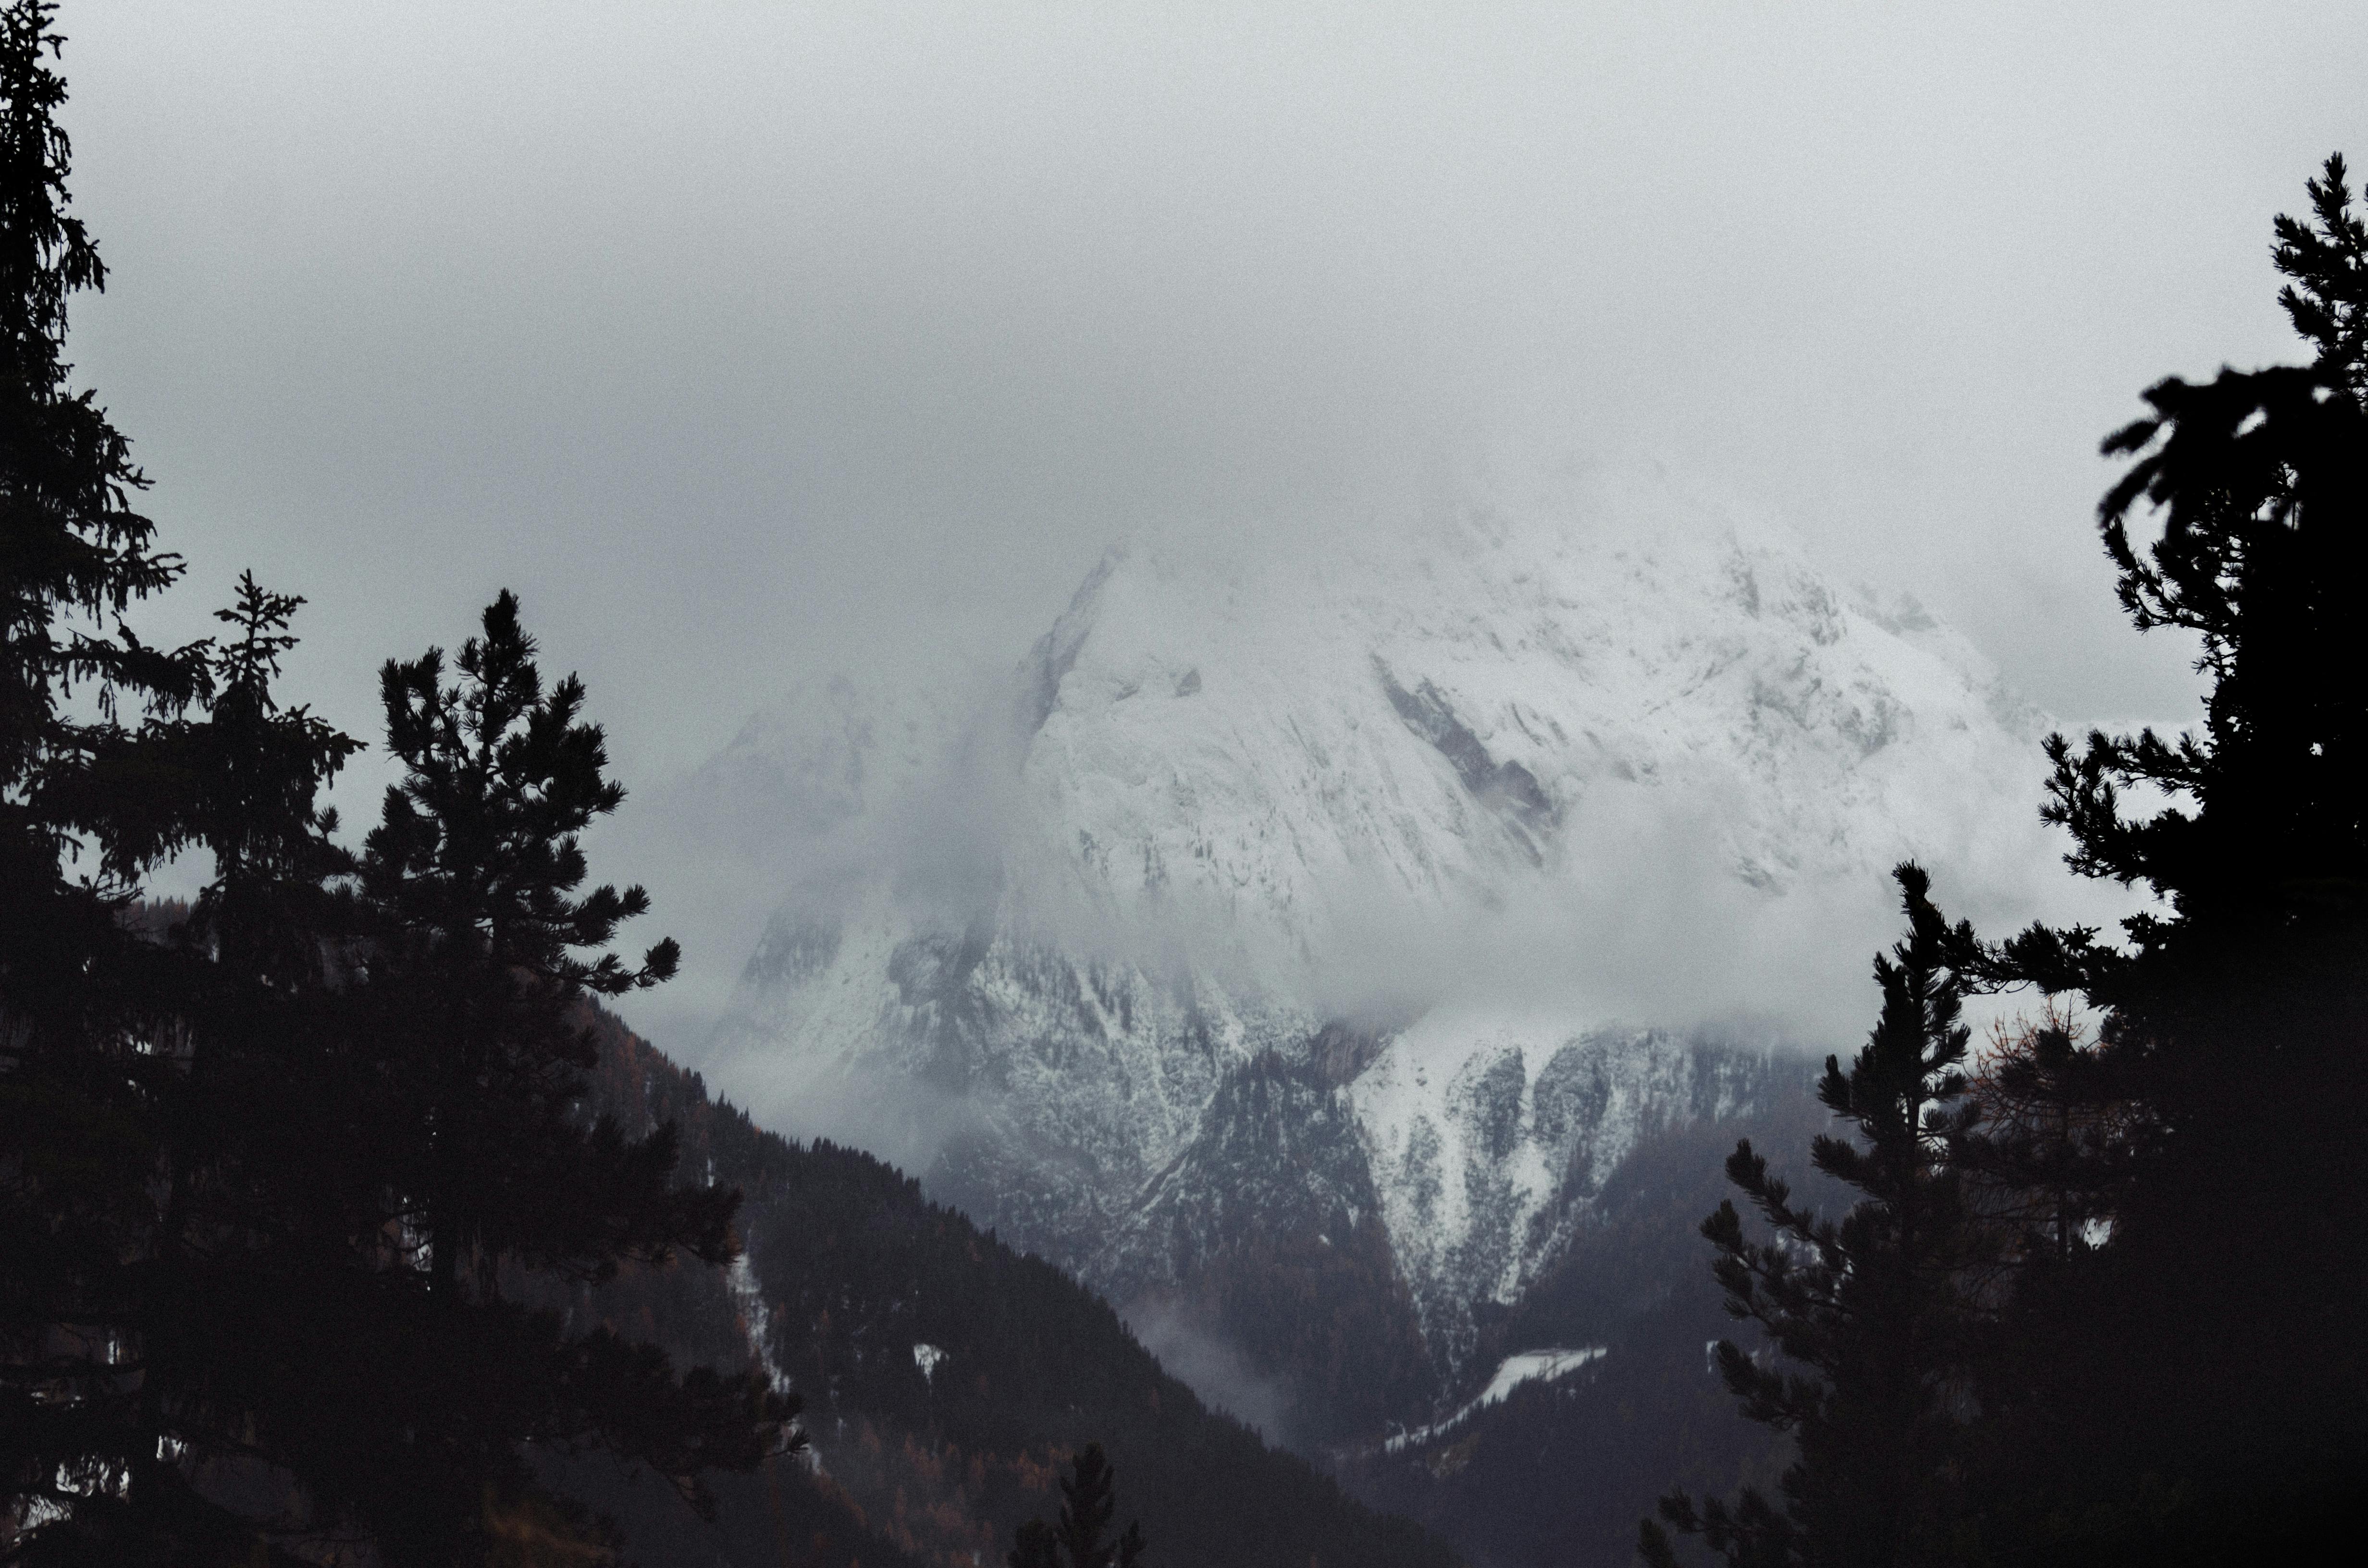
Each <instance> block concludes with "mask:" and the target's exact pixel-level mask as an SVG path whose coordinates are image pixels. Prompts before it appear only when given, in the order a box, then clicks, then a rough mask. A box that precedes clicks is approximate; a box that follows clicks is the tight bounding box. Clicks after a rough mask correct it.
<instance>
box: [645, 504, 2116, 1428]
mask: <svg viewBox="0 0 2368 1568" xmlns="http://www.w3.org/2000/svg"><path fill="white" fill-rule="evenodd" d="M1213 538H1223V539H1226V540H1232V541H1234V542H1233V543H1231V544H1229V545H1223V546H1219V545H1213V544H1212V546H1211V547H1210V548H1207V549H1203V550H1198V551H1191V550H1181V549H1178V548H1176V547H1174V546H1172V545H1165V546H1159V547H1151V546H1134V547H1128V546H1123V545H1121V547H1118V548H1115V549H1113V550H1112V551H1110V553H1109V554H1108V555H1107V556H1106V557H1105V558H1104V560H1103V561H1102V562H1100V564H1099V566H1097V567H1096V568H1095V569H1094V570H1093V572H1092V573H1091V574H1089V575H1088V576H1087V578H1086V579H1085V581H1084V582H1083V583H1082V584H1081V585H1079V587H1078V588H1077V590H1076V594H1075V596H1074V597H1073V599H1072V601H1071V603H1070V604H1069V606H1068V608H1067V609H1066V610H1065V611H1064V613H1063V614H1062V615H1061V616H1060V617H1059V618H1058V619H1056V620H1054V621H1053V624H1052V625H1051V626H1050V627H1049V628H1047V629H1046V631H1044V632H1043V634H1042V636H1041V637H1040V638H1039V639H1038V640H1037V642H1035V644H1034V645H1033V647H1031V648H1030V649H1028V650H1026V651H1025V652H1024V653H1019V652H1018V651H1015V657H1014V661H1013V664H1012V665H1010V666H1009V667H1008V669H1007V670H1004V671H990V672H987V673H986V674H985V675H980V674H977V673H975V672H973V673H969V674H966V675H965V676H962V678H960V679H951V680H946V681H940V682H919V681H905V682H888V681H883V680H880V679H878V678H875V677H872V676H867V674H866V673H865V672H862V671H847V672H837V673H832V674H827V675H820V674H818V675H816V676H812V677H809V678H807V679H804V680H803V681H802V682H800V683H799V684H798V685H796V686H795V687H793V688H792V689H791V691H790V693H789V694H788V695H787V696H786V697H785V698H783V699H780V700H779V701H777V702H776V703H774V704H772V705H770V706H768V707H767V708H766V709H765V710H762V711H760V712H759V713H757V715H756V716H754V717H753V718H752V719H751V720H750V721H749V722H748V723H747V725H746V727H745V728H744V729H743V731H742V733H741V734H740V735H739V737H738V738H737V739H736V740H735V741H734V743H733V744H732V745H731V746H729V747H728V748H726V749H725V750H724V751H723V753H721V754H719V755H718V756H716V757H714V758H713V759H712V760H711V761H710V762H709V763H708V764H707V765H705V766H704V767H701V768H700V770H699V771H698V772H697V773H695V774H694V775H692V776H691V777H690V778H689V779H687V780H686V781H684V782H683V783H681V784H679V785H677V787H676V788H675V789H674V790H672V791H671V793H670V794H669V795H668V796H667V797H666V799H665V800H664V801H662V803H661V805H660V807H659V809H657V810H655V811H653V812H648V813H647V816H648V818H649V819H652V820H658V821H665V822H668V823H671V824H676V831H677V832H679V833H681V834H682V835H684V837H685V838H686V840H687V841H688V842H687V843H686V844H685V845H684V846H682V847H681V848H680V849H679V850H678V851H677V856H678V858H679V859H680V860H681V861H682V863H684V864H687V865H693V866H698V867H700V868H703V874H704V875H706V876H708V877H711V878H712V880H713V881H714V884H715V885H716V887H717V888H718V890H719V892H718V893H717V895H716V897H715V898H714V899H713V901H712V903H711V905H710V909H709V912H708V917H709V918H710V919H711V920H712V922H713V923H714V924H716V925H718V926H723V925H725V924H726V923H727V921H728V922H732V923H745V924H740V925H739V933H740V935H739V940H740V941H742V942H746V941H747V940H748V938H749V936H750V934H752V933H757V932H759V931H760V932H761V934H759V935H756V936H755V940H754V945H753V950H750V949H742V950H749V953H750V956H749V957H748V960H747V962H746V965H745V968H744V969H743V971H742V972H741V973H740V975H739V977H738V980H737V983H736V985H735V986H734V990H733V992H732V994H731V997H730V1000H729V1002H728V1005H727V1006H724V1007H723V1017H722V1018H721V1021H720V1022H719V1023H717V1024H716V1025H715V1026H714V1028H713V1030H712V1035H711V1036H710V1037H709V1039H708V1042H707V1045H706V1047H705V1049H704V1050H703V1051H690V1052H689V1053H688V1054H689V1056H690V1058H691V1059H692V1060H694V1061H696V1062H698V1063H699V1064H700V1067H701V1068H702V1070H703V1071H705V1072H706V1073H707V1074H709V1076H710V1077H711V1078H712V1080H713V1081H714V1082H716V1084H717V1085H718V1086H719V1088H721V1089H722V1090H723V1092H724V1093H726V1094H728V1095H729V1096H731V1097H732V1098H733V1100H734V1102H735V1103H738V1104H741V1105H744V1106H746V1108H748V1109H749V1110H750V1111H751V1113H752V1114H753V1115H755V1116H756V1118H757V1120H758V1121H759V1122H760V1123H761V1124H763V1125H766V1126H768V1127H774V1128H778V1129H781V1130H784V1131H791V1132H796V1133H802V1134H807V1135H814V1134H823V1135H828V1136H831V1137H834V1138H839V1139H844V1140H848V1141H850V1142H857V1143H860V1144H862V1145H864V1146H866V1147H870V1148H872V1149H874V1150H876V1151H878V1152H880V1153H882V1154H883V1155H885V1156H887V1157H889V1158H892V1159H894V1160H896V1161H898V1162H899V1163H901V1164H903V1165H905V1166H907V1168H910V1169H913V1170H915V1171H916V1172H917V1173H920V1174H922V1175H923V1176H924V1179H925V1181H926V1183H927V1184H928V1187H929V1188H930V1190H931V1192H932V1193H933V1195H934V1196H936V1197H938V1198H939V1199H941V1200H944V1201H947V1202H951V1203H953V1204H955V1205H957V1206H958V1207H960V1208H962V1209H963V1210H965V1211H967V1212H969V1213H971V1214H973V1216H974V1217H975V1218H977V1219H978V1220H979V1221H980V1222H981V1223H982V1224H990V1225H994V1226H996V1227H997V1229H998V1231H999V1233H1001V1234H1003V1235H1004V1236H1006V1237H1007V1238H1008V1239H1010V1240H1012V1241H1014V1242H1015V1243H1017V1244H1020V1245H1023V1246H1026V1247H1028V1248H1030V1249H1032V1250H1035V1251H1038V1252H1040V1253H1042V1255H1043V1256H1047V1257H1049V1258H1051V1259H1053V1260H1054V1261H1056V1262H1058V1263H1060V1264H1062V1265H1063V1266H1064V1267H1068V1268H1070V1269H1071V1270H1073V1271H1075V1272H1076V1273H1077V1274H1079V1275H1080V1277H1082V1278H1085V1279H1086V1280H1087V1282H1089V1283H1091V1284H1093V1285H1095V1286H1096V1287H1097V1288H1099V1289H1101V1290H1105V1291H1106V1292H1108V1293H1110V1295H1111V1296H1112V1298H1113V1299H1114V1300H1115V1301H1119V1302H1120V1304H1121V1307H1122V1308H1124V1309H1126V1310H1128V1311H1129V1312H1131V1313H1132V1314H1133V1316H1134V1317H1135V1318H1136V1319H1137V1320H1139V1321H1140V1322H1142V1323H1143V1324H1144V1325H1145V1329H1144V1332H1145V1335H1146V1337H1147V1338H1148V1339H1149V1340H1150V1341H1151V1342H1152V1343H1153V1344H1154V1345H1155V1346H1156V1347H1160V1348H1163V1349H1165V1350H1166V1351H1167V1353H1168V1354H1170V1356H1171V1357H1172V1358H1174V1359H1175V1360H1176V1361H1177V1363H1178V1365H1179V1366H1183V1365H1190V1366H1194V1367H1198V1368H1200V1369H1201V1381H1202V1385H1203V1387H1204V1392H1211V1393H1212V1397H1218V1398H1220V1399H1223V1400H1226V1401H1228V1402H1229V1403H1230V1404H1231V1405H1232V1407H1234V1408H1236V1409H1237V1410H1247V1411H1251V1412H1253V1413H1255V1412H1259V1411H1266V1412H1269V1413H1271V1414H1270V1415H1269V1423H1268V1424H1269V1429H1270V1430H1273V1429H1278V1428H1279V1429H1280V1430H1281V1432H1282V1433H1283V1435H1285V1436H1288V1437H1292V1438H1294V1439H1295V1440H1298V1441H1300V1442H1302V1443H1303V1444H1313V1445H1323V1444H1336V1445H1337V1444H1338V1443H1343V1442H1347V1443H1352V1444H1353V1443H1355V1442H1358V1441H1362V1440H1365V1439H1367V1438H1370V1437H1372V1436H1373V1435H1375V1434H1378V1433H1380V1432H1382V1431H1383V1430H1385V1429H1401V1428H1406V1427H1409V1426H1414V1425H1417V1424H1419V1423H1420V1422H1423V1421H1426V1420H1429V1418H1430V1417H1431V1416H1433V1415H1438V1414H1440V1412H1443V1411H1446V1410H1449V1409H1451V1408H1452V1407H1453V1406H1454V1405H1455V1404H1456V1403H1457V1402H1458V1401H1459V1400H1462V1399H1465V1398H1468V1397H1469V1396H1470V1394H1471V1393H1472V1392H1473V1390H1474V1388H1475V1387H1476V1386H1477V1384H1478V1383H1479V1382H1485V1381H1486V1379H1487V1378H1488V1376H1489V1375H1490V1374H1491V1372H1492V1371H1493V1370H1494V1367H1493V1363H1490V1364H1482V1363H1483V1362H1485V1361H1487V1359H1488V1358H1489V1357H1491V1356H1494V1355H1496V1354H1497V1352H1498V1351H1499V1350H1521V1349H1525V1348H1528V1347H1524V1346H1495V1345H1494V1342H1493V1341H1492V1340H1490V1338H1489V1335H1488V1324H1489V1323H1491V1322H1492V1321H1494V1315H1495V1314H1501V1313H1502V1312H1505V1311H1508V1310H1511V1309H1513V1308H1515V1307H1517V1306H1518V1305H1519V1304H1520V1302H1521V1301H1523V1300H1524V1299H1525V1297H1526V1295H1527V1293H1528V1292H1529V1291H1530V1290H1531V1287H1532V1286H1533V1285H1534V1284H1535V1283H1536V1282H1537V1281H1539V1280H1540V1279H1542V1278H1545V1277H1546V1276H1547V1275H1548V1274H1549V1273H1551V1272H1552V1271H1553V1270H1554V1268H1555V1267H1556V1266H1557V1264H1559V1263H1561V1262H1562V1261H1563V1260H1564V1259H1565V1258H1566V1257H1567V1256H1568V1255H1569V1254H1570V1251H1571V1248H1572V1246H1573V1245H1574V1243H1575V1240H1576V1239H1577V1238H1578V1237H1579V1236H1580V1235H1581V1234H1582V1233H1585V1232H1586V1231H1587V1230H1588V1227H1589V1226H1590V1225H1591V1224H1594V1223H1596V1222H1597V1221H1598V1220H1599V1219H1600V1213H1599V1210H1600V1205H1599V1201H1598V1200H1599V1198H1600V1195H1601V1194H1602V1193H1603V1192H1604V1191H1605V1190H1607V1188H1608V1187H1610V1186H1611V1185H1612V1184H1613V1183H1614V1178H1615V1177H1616V1176H1617V1175H1618V1173H1619V1172H1620V1171H1621V1169H1622V1165H1623V1163H1624V1162H1626V1161H1627V1160H1628V1159H1629V1158H1630V1157H1631V1156H1632V1155H1634V1153H1636V1151H1638V1150H1639V1149H1641V1148H1645V1147H1646V1146H1648V1145H1650V1144H1651V1143H1652V1142H1654V1140H1656V1139H1658V1138H1663V1137H1666V1136H1668V1135H1673V1134H1675V1133H1678V1132H1679V1131H1683V1130H1686V1129H1689V1128H1714V1127H1719V1126H1728V1125H1732V1126H1735V1127H1745V1126H1748V1124H1750V1123H1751V1122H1752V1120H1753V1119H1755V1118H1766V1117H1769V1116H1774V1115H1782V1114H1790V1113H1791V1110H1792V1108H1793V1107H1795V1106H1797V1104H1799V1103H1800V1101H1801V1098H1802V1096H1803V1095H1804V1085H1805V1074H1806V1064H1805V1058H1806V1057H1807V1056H1811V1055H1822V1054H1823V1053H1824V1052H1825V1051H1827V1050H1830V1049H1835V1048H1838V1047H1844V1046H1847V1045H1848V1044H1849V1043H1850V1041H1851V1040H1852V1039H1853V1038H1854V1036H1855V1035H1856V1034H1857V1033H1858V1031H1859V1030H1860V1029H1861V1028H1862V1027H1863V1019H1864V1017H1866V1015H1867V1003H1868V996H1869V993H1870V991H1871V987H1870V986H1869V985H1868V983H1867V982H1866V979H1865V972H1866V971H1865V966H1866V963H1867V959H1868V955H1869V954H1870V953H1872V952H1873V950H1875V949H1877V948H1878V947H1879V946H1880V945H1882V943H1883V942H1884V940H1885V939H1886V938H1887V936H1888V928H1889V925H1890V922H1891V918H1892V910H1891V901H1890V896H1889V889H1888V884H1887V878H1886V873H1887V872H1888V870H1889V869H1890V867H1891V866H1892V865H1893V864H1895V863H1896V861H1898V860H1900V859H1902V858H1911V857H1912V858H1918V859H1920V860H1921V861H1923V862H1924V863H1925V864H1927V865H1928V866H1930V867H1931V868H1932V869H1934V871H1935V872H1936V874H1937V876H1938V877H1939V879H1940V882H1941V887H1942V888H1943V889H1945V890H1946V892H1947V894H1948V897H1949V899H1950V903H1951V907H1952V909H1955V910H1961V911H1963V912H1964V913H1965V914H1967V915H1971V916H1973V917H1974V918H1975V919H1976V921H1977V922H1979V923H1981V924H1982V925H1984V926H1987V927H1992V928H1995V927H1998V926H2012V925H2014V924H2017V923H2019V922H2020V921H2021V920H2023V919H2026V918H2028V917H2029V916H2030V915H2032V914H2034V913H2037V912H2038V910H2039V907H2040V903H2041V899H2042V896H2043V890H2044V893H2045V896H2047V897H2048V898H2050V899H2053V900H2054V901H2055V907H2054V910H2053V912H2054V913H2055V914H2056V915H2058V916H2059V917H2061V915H2063V914H2064V913H2066V911H2065V910H2064V907H2063V902H2064V898H2065V890H2064V887H2063V883H2064V879H2063V878H2062V877H2061V875H2060V870H2059V868H2058V866H2057V857H2058V855H2059V854H2060V846H2058V845H2057V844H2056V843H2055V841H2054V840H2053V838H2052V837H2051V835H2050V833H2049V831H2048V830H2046V829H2045V828H2044V827H2043V825H2042V824H2040V823H2039V821H2038V817H2037V805H2038V801H2039V787H2038V785H2039V780H2038V777H2037V775H2038V771H2039V770H2038V767H2037V766H2036V756H2037V743H2038V741H2039V739H2040V737H2041V736H2042V735H2044V733H2045V732H2046V730H2047V729H2048V728H2049V727H2050V726H2049V721H2048V720H2047V718H2046V716H2045V715H2044V714H2042V713H2040V712H2039V711H2037V710H2035V709H2033V708H2032V706H2031V705H2029V704H2028V703H2026V702H2023V701H2021V699H2018V698H2017V697H2016V695H2015V694H2014V693H2013V692H2012V691H2010V690H2009V688H2008V687H2006V686H2005V684H2004V683H2003V682H2002V681H2001V680H2000V679H1999V678H1998V675H1997V673H1996V671H1995V670H1994V669H1993V668H1992V667H1991V666H1990V665H1988V663H1987V661H1986V660H1985V659H1983V658H1982V656H1981V655H1980V654H1978V653H1976V652H1975V650H1974V649H1973V648H1972V647H1971V646H1970V644H1968V643H1967V642H1965V641H1964V639H1963V638H1961V637H1960V636H1958V635H1957V634H1956V633H1955V632H1954V631H1952V630H1951V629H1949V628H1948V627H1946V626H1944V625H1942V624H1941V623H1940V622H1939V621H1938V620H1936V619H1935V618H1933V617H1932V616H1931V615H1930V614H1929V613H1927V612H1926V611H1924V610H1923V609H1922V608H1920V607H1919V606H1918V605H1917V604H1916V603H1915V602H1914V601H1913V600H1912V599H1908V598H1907V597H1902V596H1897V595H1889V596H1886V595H1885V594H1884V593H1882V592H1880V591H1879V590H1877V589H1875V588H1873V587H1869V586H1864V585H1853V584H1847V583H1843V582H1838V581H1835V580H1833V579H1832V578H1831V577H1829V576H1828V575H1827V574H1824V573H1821V572H1820V571H1819V570H1817V569H1816V566H1815V565H1814V564H1813V563H1812V562H1811V561H1810V558H1809V555H1808V552H1807V551H1805V550H1804V547H1803V546H1802V545H1801V543H1800V541H1799V540H1798V539H1797V538H1796V537H1795V536H1794V535H1793V533H1792V532H1791V530H1790V529H1789V528H1787V527H1785V526H1784V524H1783V523H1782V522H1781V521H1780V520H1778V519H1775V518H1773V517H1769V516H1767V515H1765V514H1764V513H1761V512H1759V511H1758V510H1755V509H1754V508H1752V507H1750V506H1746V505H1742V504H1739V503H1737V502H1735V501H1733V500H1732V499H1730V498H1726V497H1724V496H1721V495H1718V494H1714V493H1712V492H1710V491H1708V490H1705V489H1703V488H1701V487H1698V486H1695V485H1692V484H1690V483H1687V482H1686V481H1685V480H1684V479H1682V478H1681V477H1679V476H1676V475H1673V474H1671V473H1669V472H1668V471H1666V470H1665V469H1661V468H1658V467H1654V466H1651V465H1646V466H1644V467H1630V468H1622V469H1615V470H1610V471H1596V472H1563V473H1552V474H1546V475H1544V476H1543V477H1525V478H1523V479H1521V480H1520V481H1519V482H1518V483H1515V482H1506V481H1496V482H1491V483H1469V484H1464V485H1462V486H1459V487H1452V488H1442V489H1441V490H1440V492H1439V493H1438V494H1434V495H1433V496H1432V497H1431V498H1430V499H1429V500H1428V501H1427V502H1426V504H1424V505H1422V506H1412V507H1408V508H1407V509H1406V512H1405V513H1404V514H1403V515H1400V516H1383V517H1376V518H1373V519H1370V520H1369V521H1368V522H1367V523H1366V524H1365V525H1363V526H1360V527H1359V528H1333V529H1328V530H1321V531H1318V530H1310V529H1306V528H1294V529H1287V530H1286V529H1281V528H1278V529H1277V531H1276V533H1275V536H1274V538H1273V539H1272V540H1270V541H1269V543H1267V544H1264V545H1260V546H1258V547H1256V548H1246V545H1247V542H1248V536H1246V535H1244V534H1243V533H1241V532H1240V531H1239V530H1229V531H1228V532H1226V533H1224V534H1223V535H1212V539H1213ZM2072 913H2075V914H2077V915H2079V916H2080V917H2082V918H2088V919H2092V920H2101V919H2103V918H2106V917H2108V916H2109V915H2110V914H2111V913H2112V911H2110V910H2109V909H2107V908H2105V907H2104V906H2102V905H2101V904H2100V907H2099V908H2097V909H2093V910H2086V909H2084V910H2079V911H2074V912H2072ZM712 995H713V990H712V989H711V991H710V993H709V996H710V998H712ZM1689 1223H1690V1221H1689ZM1285 1301H1292V1302H1296V1303H1298V1304H1297V1305H1293V1306H1290V1307H1288V1308H1287V1309H1286V1308H1285V1307H1284V1306H1283V1305H1280V1304H1279V1303H1282V1302H1285ZM1492 1346H1493V1348H1492ZM1475 1358H1477V1359H1475ZM1319 1363H1320V1365H1319Z"/></svg>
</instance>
